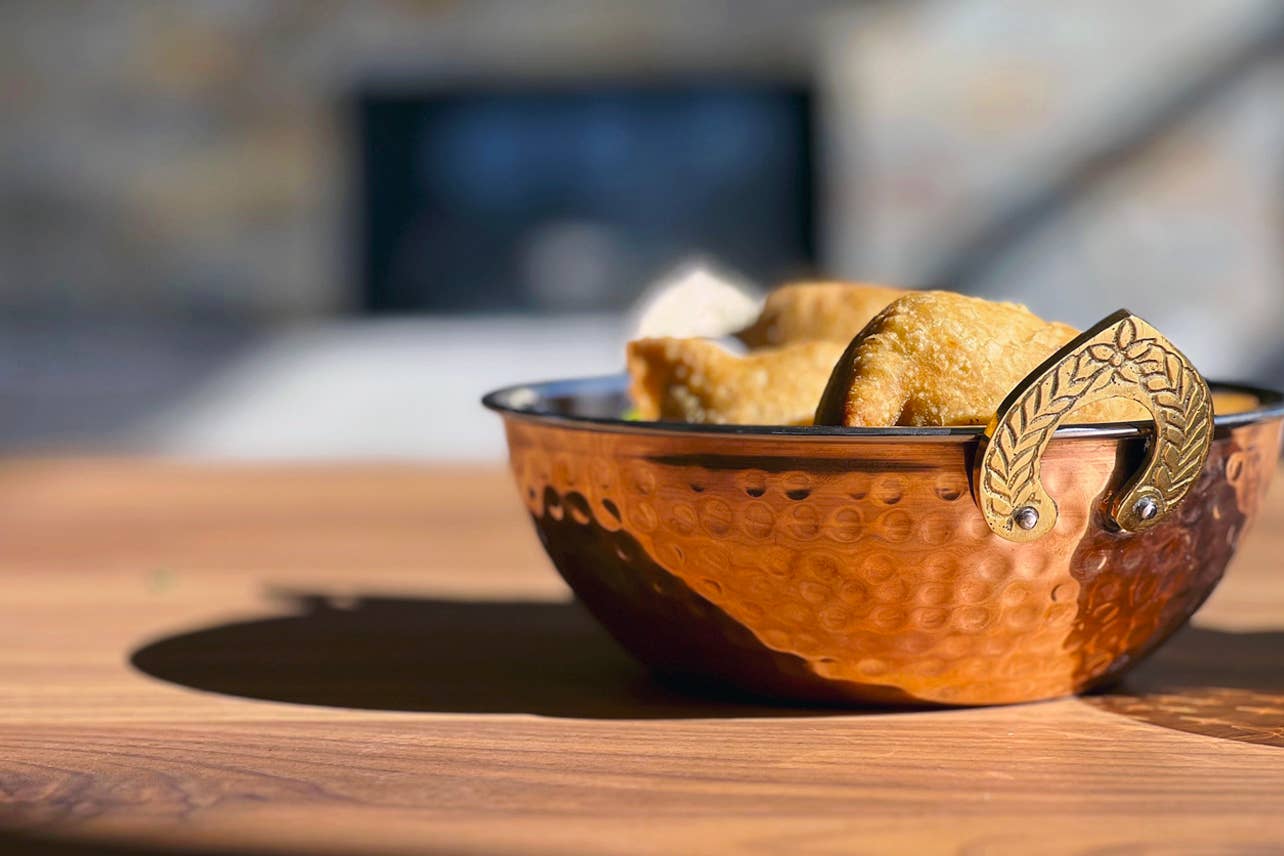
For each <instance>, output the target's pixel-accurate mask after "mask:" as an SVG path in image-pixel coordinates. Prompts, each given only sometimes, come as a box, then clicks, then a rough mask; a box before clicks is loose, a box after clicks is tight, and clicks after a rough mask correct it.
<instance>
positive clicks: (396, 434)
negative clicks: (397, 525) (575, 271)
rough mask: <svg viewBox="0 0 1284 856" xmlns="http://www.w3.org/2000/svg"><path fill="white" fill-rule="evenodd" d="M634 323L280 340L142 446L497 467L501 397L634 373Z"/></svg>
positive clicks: (173, 408)
mask: <svg viewBox="0 0 1284 856" xmlns="http://www.w3.org/2000/svg"><path fill="white" fill-rule="evenodd" d="M624 341H625V335H624V328H623V326H622V321H620V320H619V319H612V318H598V317H587V318H586V317H577V318H552V319H529V318H527V319H505V318H491V319H396V320H386V321H359V322H344V323H332V324H325V325H320V326H313V327H308V328H304V329H295V330H292V331H288V332H284V333H281V334H277V335H275V336H273V337H271V338H270V339H268V340H267V341H265V342H263V343H260V344H259V345H256V346H254V347H252V348H250V349H249V350H248V351H247V352H245V353H244V354H242V355H241V356H240V357H239V358H238V359H237V360H236V361H234V362H233V363H232V364H230V365H229V366H227V367H226V368H225V369H224V370H222V371H221V372H219V373H218V375H216V376H215V377H214V378H213V379H212V380H211V381H209V382H208V383H207V384H205V385H204V386H202V387H199V388H197V389H196V390H194V391H193V392H192V394H190V395H189V396H186V397H184V398H183V399H182V400H180V401H178V402H176V403H174V404H172V405H170V406H168V407H167V408H165V409H164V410H162V411H161V412H159V413H157V414H155V415H154V416H152V417H150V418H149V419H147V420H146V421H145V422H144V424H143V425H142V426H141V427H140V428H139V429H138V431H137V432H136V434H135V441H136V445H137V446H138V447H140V448H143V449H146V450H148V451H151V452H158V453H162V454H173V455H183V456H195V457H217V458H232V459H237V458H240V459H267V458H275V459H281V458H284V459H309V458H431V459H435V460H443V461H474V460H498V459H500V458H502V457H503V455H504V454H505V449H504V438H503V431H502V429H501V427H500V420H499V418H498V417H497V416H496V415H495V414H493V413H490V412H487V411H486V410H484V409H483V408H482V406H481V404H480V403H479V399H480V398H481V396H482V395H483V394H484V393H486V392H488V391H490V390H491V389H494V388H497V387H500V386H507V385H510V384H515V383H521V382H524V381H533V380H549V379H553V378H558V377H574V376H585V375H600V374H610V373H612V372H617V371H620V370H621V369H622V366H623V354H624V350H623V348H624Z"/></svg>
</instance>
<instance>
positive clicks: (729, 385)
mask: <svg viewBox="0 0 1284 856" xmlns="http://www.w3.org/2000/svg"><path fill="white" fill-rule="evenodd" d="M842 352H843V345H842V344H841V343H837V342H800V343H798V344H795V345H788V346H785V347H783V348H764V349H761V350H758V351H753V352H751V353H749V354H746V355H744V356H739V355H737V354H733V353H732V352H730V351H728V350H727V349H725V348H723V347H722V346H721V345H719V344H717V343H716V342H713V341H710V340H708V339H638V340H636V341H633V342H630V343H629V348H628V368H629V376H630V378H631V381H632V383H631V386H630V392H631V394H632V397H633V403H634V407H635V413H636V415H637V417H638V418H639V419H646V420H654V419H665V420H679V421H682V422H707V423H720V424H731V425H809V424H811V419H812V414H813V412H814V411H815V409H816V400H817V399H818V398H820V393H821V391H822V390H823V389H824V388H825V382H826V380H828V378H829V375H830V372H831V371H832V370H833V367H834V361H835V360H837V359H838V357H839V355H840V354H841V353H842Z"/></svg>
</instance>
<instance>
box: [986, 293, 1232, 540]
mask: <svg viewBox="0 0 1284 856" xmlns="http://www.w3.org/2000/svg"><path fill="white" fill-rule="evenodd" d="M1106 398H1128V399H1132V400H1133V401H1136V402H1138V403H1140V404H1142V405H1144V406H1145V407H1146V408H1147V409H1148V410H1149V411H1150V414H1151V417H1152V418H1153V419H1154V434H1153V435H1152V436H1151V437H1150V441H1149V445H1148V448H1147V450H1146V461H1145V463H1144V464H1143V465H1142V467H1141V469H1140V470H1138V472H1137V473H1136V474H1134V475H1133V476H1132V478H1130V479H1128V481H1127V482H1125V483H1124V485H1123V487H1122V488H1121V489H1120V490H1119V491H1117V492H1116V494H1115V495H1114V497H1113V498H1111V499H1110V500H1109V501H1108V502H1107V505H1106V513H1107V514H1108V515H1109V516H1110V518H1111V519H1112V520H1113V521H1114V522H1115V523H1116V524H1117V525H1118V526H1119V528H1120V529H1123V530H1124V531H1126V532H1137V531H1140V530H1142V529H1146V528H1148V527H1150V526H1154V525H1155V524H1156V523H1158V522H1159V521H1160V520H1161V519H1162V518H1163V517H1164V516H1165V515H1167V514H1168V513H1169V512H1170V511H1172V509H1173V508H1174V507H1175V506H1176V505H1177V503H1179V502H1181V500H1182V497H1184V496H1185V495H1186V493H1187V491H1189V490H1190V488H1191V485H1193V484H1194V482H1195V479H1196V478H1197V477H1198V476H1199V474H1200V472H1201V471H1202V470H1203V468H1204V461H1205V460H1206V459H1207V457H1208V446H1209V443H1210V442H1212V436H1213V408H1212V397H1211V395H1210V394H1209V391H1208V384H1206V383H1205V382H1204V379H1203V377H1201V376H1200V374H1199V372H1198V371H1196V370H1195V367H1194V366H1192V365H1191V364H1190V361H1189V360H1187V359H1186V357H1185V355H1184V354H1182V353H1181V351H1179V350H1177V349H1176V348H1175V347H1174V346H1173V344H1172V343H1171V342H1169V341H1168V340H1167V339H1165V338H1164V336H1163V335H1162V334H1161V333H1160V332H1159V331H1158V330H1156V329H1155V328H1154V327H1152V326H1150V325H1149V324H1147V323H1146V322H1145V321H1143V320H1142V319H1140V318H1138V317H1137V316H1135V315H1133V314H1132V313H1130V312H1128V311H1127V310H1126V309H1120V310H1119V311H1118V312H1116V313H1114V314H1113V315H1111V316H1110V317H1108V318H1106V319H1104V320H1102V321H1100V322H1098V323H1097V324H1096V325H1094V326H1093V327H1092V328H1090V329H1088V330H1085V331H1084V332H1083V333H1082V334H1080V335H1079V336H1078V337H1077V338H1076V339H1074V340H1073V341H1071V342H1069V343H1068V344H1066V346H1065V347H1063V348H1062V349H1061V350H1059V351H1057V352H1056V353H1055V354H1053V355H1052V356H1051V357H1049V358H1048V359H1047V360H1045V361H1044V362H1043V364H1042V365H1040V366H1039V367H1038V368H1036V369H1035V370H1034V371H1032V372H1031V373H1030V374H1029V375H1028V376H1026V378H1025V379H1024V380H1023V381H1021V383H1020V384H1018V385H1017V388H1016V389H1014V390H1013V391H1012V392H1011V393H1010V394H1009V395H1008V397H1007V398H1005V399H1004V400H1003V403H1002V404H1001V405H999V409H998V412H997V413H996V414H995V416H994V418H993V419H991V420H990V424H989V425H988V426H987V427H986V429H985V435H984V437H983V438H982V441H981V448H980V449H979V450H978V454H977V456H976V463H975V465H974V471H973V474H972V488H973V494H974V496H975V499H976V502H977V504H978V505H979V506H980V507H981V513H982V514H983V515H984V516H985V522H986V523H988V524H989V526H990V529H991V530H992V531H993V532H994V533H995V534H996V535H999V536H1001V537H1003V538H1006V539H1007V540H1009V541H1018V542H1025V541H1034V540H1037V539H1039V538H1041V537H1042V536H1043V535H1045V534H1047V533H1048V532H1049V531H1051V530H1052V527H1053V525H1054V524H1055V523H1056V521H1057V504H1056V502H1054V501H1053V499H1052V497H1051V496H1049V495H1048V492H1047V491H1046V490H1045V489H1044V487H1043V482H1042V480H1041V479H1040V477H1039V463H1040V460H1041V459H1042V458H1043V452H1044V449H1046V448H1047V446H1048V443H1049V442H1051V440H1052V435H1053V433H1054V432H1055V431H1056V430H1057V427H1058V426H1060V425H1061V424H1062V423H1063V422H1065V421H1066V419H1067V417H1068V416H1069V415H1070V413H1071V411H1073V410H1074V409H1075V407H1077V406H1078V405H1080V404H1086V403H1089V402H1093V401H1100V400H1102V399H1106Z"/></svg>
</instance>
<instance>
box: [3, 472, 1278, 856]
mask: <svg viewBox="0 0 1284 856" xmlns="http://www.w3.org/2000/svg"><path fill="white" fill-rule="evenodd" d="M1279 487H1280V486H1279V485H1277V489H1276V490H1274V491H1273V493H1272V499H1271V501H1270V502H1269V503H1268V510H1267V512H1266V514H1265V519H1263V520H1261V521H1259V523H1258V526H1257V528H1256V531H1254V532H1253V533H1252V534H1251V536H1250V538H1249V541H1248V544H1247V546H1246V547H1245V548H1244V550H1243V552H1242V553H1241V555H1240V558H1239V559H1238V561H1237V563H1236V564H1235V565H1233V566H1232V569H1231V572H1230V576H1229V577H1228V579H1227V581H1226V583H1225V584H1224V585H1223V586H1222V587H1221V588H1220V589H1219V590H1218V592H1217V594H1216V595H1215V596H1214V597H1213V599H1212V600H1211V601H1210V602H1209V603H1208V604H1207V605H1206V607H1205V608H1204V610H1203V611H1202V612H1201V613H1200V614H1199V616H1198V618H1197V620H1196V626H1195V627H1194V628H1192V629H1190V630H1188V631H1186V632H1185V633H1184V634H1183V635H1182V636H1179V637H1178V638H1177V639H1175V640H1174V641H1173V642H1171V643H1170V644H1169V646H1168V647H1166V648H1165V649H1164V650H1163V651H1162V652H1161V653H1160V654H1159V655H1158V656H1157V657H1156V658H1155V659H1154V660H1152V661H1151V662H1150V663H1148V664H1147V665H1146V666H1145V667H1144V668H1143V669H1142V670H1141V671H1140V672H1139V673H1137V674H1136V676H1135V678H1134V679H1132V681H1131V683H1130V685H1129V687H1128V688H1127V690H1126V691H1125V692H1123V693H1121V694H1117V695H1110V696H1103V697H1097V698H1089V699H1069V700H1064V701H1057V702H1050V703H1044V704H1035V705H1025V706H1018V707H1009V708H999V709H984V710H958V711H946V712H927V713H879V712H866V713H852V712H835V711H817V710H775V709H769V708H762V707H752V706H745V705H743V704H736V703H734V702H731V701H720V700H718V699H717V698H713V697H702V698H696V697H690V696H684V695H681V694H679V693H678V692H676V691H674V690H668V689H665V688H663V687H661V686H659V685H657V684H656V683H654V682H652V681H651V680H650V679H648V677H647V676H646V675H645V674H644V673H643V672H642V671H641V670H640V669H639V668H638V667H636V666H634V665H633V664H632V662H631V661H630V660H628V659H626V657H625V656H624V655H623V654H622V653H621V652H620V651H619V650H618V649H617V648H616V647H615V646H614V644H613V643H612V642H611V641H610V640H609V639H608V638H607V637H605V636H604V635H603V633H602V632H601V631H599V630H598V629H597V628H596V627H595V626H594V625H593V624H592V623H591V621H589V620H588V619H587V618H586V616H585V615H583V614H582V613H581V612H580V610H579V609H578V608H577V607H576V606H574V605H572V604H571V603H570V602H569V600H568V594H567V591H566V589H565V588H564V587H563V585H562V583H561V582H560V580H559V579H558V578H557V576H556V575H555V574H554V572H553V571H552V569H551V568H550V567H549V566H548V564H547V562H546V560H545V559H544V557H543V555H542V554H541V552H540V549H539V546H538V544H537V542H536V539H535V537H534V534H533V532H532V530H531V528H530V525H529V524H528V522H527V521H526V520H525V519H524V518H523V514H524V512H523V511H521V510H520V506H519V504H518V502H517V500H516V498H515V496H514V495H513V490H512V487H511V485H510V484H509V482H508V477H507V474H506V473H504V472H502V471H499V470H497V469H496V470H482V471H459V470H455V471H450V470H441V469H428V468H422V467H414V466H392V465H388V466H360V467H303V466H280V467H255V468H251V467H240V466H237V467H234V466H227V465H185V464H179V463H160V462H137V461H136V462H121V461H116V462H110V461H108V462H104V461H46V462H18V463H8V464H6V465H4V466H3V467H0V582H3V589H2V591H3V594H2V596H0V829H2V830H3V832H2V833H0V845H15V844H21V845H22V846H24V847H26V848H28V851H27V852H57V853H63V852H66V853H82V852H84V853H90V852H93V853H97V852H103V847H104V846H105V843H107V842H114V846H116V848H117V849H115V850H112V851H110V852H119V853H133V852H145V850H140V849H139V848H146V847H148V846H154V847H162V848H165V849H182V848H194V849H204V850H211V849H212V850H225V851H235V852H244V851H249V852H293V851H296V850H299V849H303V850H305V851H310V852H326V853H329V852H336V853H338V852H371V853H374V852H381V853H382V852H425V851H426V852H450V853H461V852H464V853H471V852H477V853H496V852H515V851H520V852H532V853H589V852H616V853H644V852H657V851H663V852H667V853H681V854H686V853H708V852H723V851H739V852H751V853H769V852H784V853H795V854H823V853H850V852H887V851H907V852H915V853H938V852H940V853H956V852H959V853H970V854H971V853H976V854H981V853H1014V854H1016V853H1020V854H1024V853H1030V852H1038V853H1040V854H1041V856H1046V854H1060V853H1086V852H1092V853H1119V852H1132V851H1133V850H1135V849H1145V846H1147V845H1148V846H1149V847H1150V850H1149V851H1148V852H1164V853H1170V852H1181V853H1211V852H1227V851H1233V852H1242V853H1256V852H1262V853H1266V852H1279V851H1280V849H1281V848H1284V573H1282V572H1281V568H1280V565H1281V561H1282V559H1281V557H1284V490H1281V489H1278V488H1279Z"/></svg>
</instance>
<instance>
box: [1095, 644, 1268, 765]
mask: <svg viewBox="0 0 1284 856" xmlns="http://www.w3.org/2000/svg"><path fill="white" fill-rule="evenodd" d="M1085 701H1086V702H1087V703H1088V704H1091V705H1092V706H1094V707H1096V708H1099V709H1101V710H1105V711H1108V712H1110V713H1116V714H1119V715H1121V716H1126V717H1129V718H1130V719H1135V720H1138V721H1140V722H1145V723H1147V724H1149V725H1157V726H1161V727H1164V728H1171V729H1173V730H1176V731H1185V732H1188V733H1191V734H1200V735H1203V736H1205V737H1219V738H1223V739H1226V740H1237V741H1240V742H1243V743H1255V744H1258V745H1262V746H1278V747H1284V631H1278V630H1272V631H1263V632H1254V633H1231V632H1228V631H1224V630H1212V629H1209V628H1203V627H1187V628H1186V629H1184V630H1182V631H1181V632H1180V633H1178V634H1177V635H1176V636H1174V637H1173V638H1172V639H1171V640H1169V641H1168V643H1167V644H1165V645H1164V647H1162V648H1161V649H1159V651H1157V652H1156V653H1155V654H1154V655H1153V657H1152V658H1151V659H1150V660H1148V661H1147V662H1146V663H1145V664H1144V665H1142V666H1140V667H1138V669H1137V671H1135V672H1133V673H1132V674H1130V675H1129V676H1128V677H1127V678H1126V679H1125V680H1124V682H1123V684H1122V685H1120V686H1118V687H1116V688H1115V689H1114V690H1112V691H1111V692H1109V693H1106V694H1103V695H1097V696H1091V697H1089V698H1087V699H1085Z"/></svg>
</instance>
